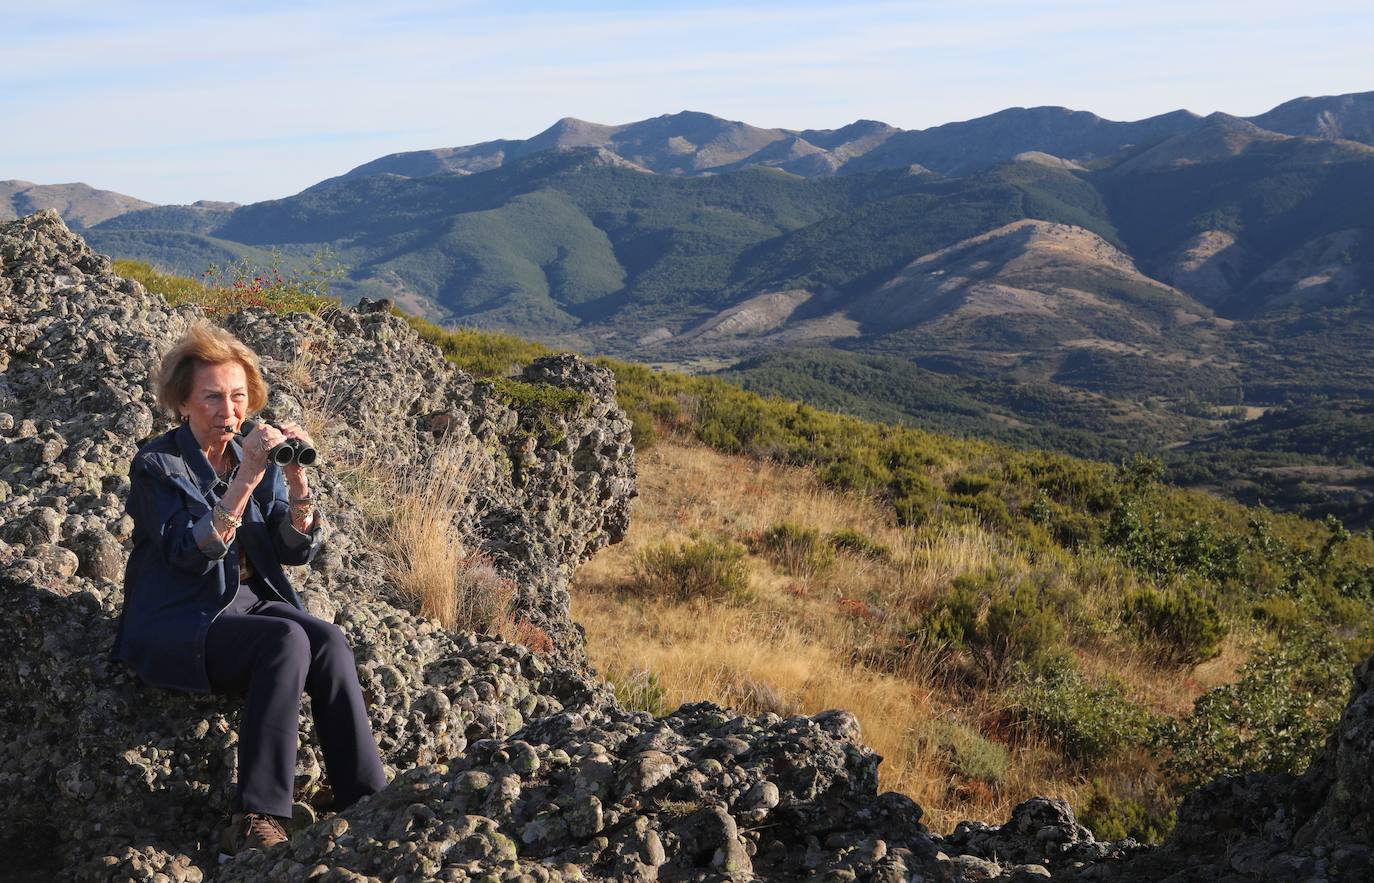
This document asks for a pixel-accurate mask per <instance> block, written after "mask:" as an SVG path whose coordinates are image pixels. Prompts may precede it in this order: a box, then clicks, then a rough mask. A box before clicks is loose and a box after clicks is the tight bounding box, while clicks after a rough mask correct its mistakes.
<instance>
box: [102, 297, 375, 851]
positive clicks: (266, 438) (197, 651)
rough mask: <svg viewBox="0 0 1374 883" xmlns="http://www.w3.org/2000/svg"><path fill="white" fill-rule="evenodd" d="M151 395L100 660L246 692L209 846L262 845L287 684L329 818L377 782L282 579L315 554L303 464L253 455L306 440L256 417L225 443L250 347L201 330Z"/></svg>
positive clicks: (289, 741)
mask: <svg viewBox="0 0 1374 883" xmlns="http://www.w3.org/2000/svg"><path fill="white" fill-rule="evenodd" d="M157 399H158V403H159V404H161V405H162V406H163V407H165V408H167V409H168V410H169V411H170V412H171V413H173V414H174V415H176V416H177V417H178V418H179V419H180V421H181V426H180V427H178V428H176V429H173V430H171V431H170V432H168V433H166V434H165V435H161V436H159V437H157V438H155V439H153V440H152V441H151V442H149V443H148V444H146V445H144V446H143V447H142V448H141V449H140V450H139V452H138V454H136V455H135V456H134V460H133V464H132V466H131V467H130V469H129V479H130V483H131V487H130V490H129V502H128V512H129V515H130V517H132V518H133V521H134V547H133V551H132V552H131V553H130V556H129V564H128V568H127V570H126V571H125V575H124V610H123V613H122V614H121V616H120V622H119V631H118V634H117V636H116V638H115V646H114V651H113V656H114V658H115V659H118V660H122V661H124V662H126V663H128V664H129V665H131V666H133V668H134V669H135V670H136V671H137V672H138V674H139V676H140V677H141V678H142V679H143V680H144V681H145V682H146V683H148V684H151V685H153V686H157V687H167V688H171V689H175V690H185V691H189V692H194V693H205V692H215V693H229V694H237V693H246V694H247V698H246V700H245V702H244V706H243V712H242V715H241V717H240V721H239V783H238V792H237V795H236V798H235V807H234V815H233V817H232V818H231V821H230V830H229V831H228V832H226V837H225V843H224V846H225V847H226V849H227V850H228V851H230V852H236V851H238V850H239V849H246V848H257V847H268V846H272V845H275V844H277V843H280V842H282V841H283V840H285V839H286V833H285V830H284V828H283V827H282V822H283V821H284V820H286V819H289V818H290V817H291V806H292V784H293V782H294V779H295V769H296V736H297V731H298V728H299V723H300V701H301V693H302V691H303V690H304V691H305V692H308V693H309V694H310V704H311V709H312V710H313V712H314V717H315V725H316V727H317V728H318V734H319V737H320V744H321V747H322V748H323V749H324V761H325V771H326V773H327V774H328V776H329V781H330V784H331V786H332V788H333V792H334V800H335V808H336V809H342V808H343V807H346V806H348V805H350V804H352V803H353V802H355V801H357V800H358V799H359V798H361V797H363V796H365V795H367V794H372V793H374V792H376V791H378V790H380V789H381V788H382V787H383V786H385V785H386V778H385V776H384V774H383V772H382V764H381V759H380V758H379V757H378V755H377V745H376V742H375V740H374V739H373V736H372V728H371V725H370V723H369V722H368V719H367V711H366V709H365V707H364V704H363V697H362V691H361V689H360V688H359V686H358V672H357V668H356V667H355V664H354V660H353V653H352V651H351V650H350V649H349V647H348V644H347V642H346V641H345V639H344V636H343V633H342V632H340V631H339V629H338V628H337V627H336V626H334V625H333V624H332V623H327V622H324V621H323V620H320V619H316V618H315V617H313V616H311V615H310V614H308V613H306V612H305V611H304V610H303V609H302V607H301V601H300V598H299V597H298V596H297V595H296V592H295V590H294V589H292V588H291V584H290V582H289V581H288V580H287V578H286V574H285V572H284V571H283V570H282V565H284V564H306V563H308V562H309V561H310V560H311V559H313V558H314V557H315V554H316V553H317V552H318V551H319V549H320V546H321V544H322V541H323V538H324V522H323V519H322V518H321V516H320V514H319V513H318V512H317V511H316V510H315V504H314V500H313V498H312V497H311V495H310V486H309V482H308V479H307V477H306V473H305V470H304V469H303V468H302V467H301V466H299V465H298V464H296V463H294V462H293V463H291V464H289V465H287V466H285V467H278V466H277V465H276V464H275V463H273V462H271V459H270V458H269V456H268V453H269V451H271V450H272V449H273V448H275V447H276V446H277V445H279V444H282V443H283V442H285V441H286V440H287V439H290V438H294V439H299V440H300V441H301V442H304V443H305V444H310V439H309V437H308V436H307V434H306V433H305V431H304V430H303V429H302V428H301V427H300V426H298V425H296V424H295V423H286V424H283V425H282V426H281V427H280V428H278V427H274V426H269V425H267V424H265V423H264V424H261V425H259V426H257V427H256V428H254V429H253V430H252V431H251V432H249V433H248V434H247V435H246V436H244V437H243V438H242V442H240V439H239V437H238V436H237V435H236V433H237V432H238V430H239V428H240V427H241V426H242V425H243V422H244V420H245V419H246V418H247V417H248V416H249V415H250V414H254V413H256V412H257V411H259V410H260V409H261V408H262V407H263V405H265V404H266V402H267V385H266V384H265V383H264V382H263V379H262V372H261V371H260V370H259V367H258V360H257V357H256V356H255V355H254V354H253V352H252V351H251V350H250V349H248V347H247V346H245V345H244V344H243V343H242V342H240V341H239V340H238V339H237V338H235V337H234V336H233V335H232V334H229V333H228V332H227V331H223V330H221V329H218V328H215V327H213V326H210V325H205V324H202V325H198V326H195V327H193V328H192V329H191V330H190V331H189V332H188V333H187V334H186V336H185V337H183V338H182V339H181V340H180V341H179V342H178V343H177V344H176V346H174V347H173V348H172V350H171V352H169V353H168V354H167V355H166V357H165V358H164V359H163V360H162V365H161V368H160V369H159V372H158V377H157Z"/></svg>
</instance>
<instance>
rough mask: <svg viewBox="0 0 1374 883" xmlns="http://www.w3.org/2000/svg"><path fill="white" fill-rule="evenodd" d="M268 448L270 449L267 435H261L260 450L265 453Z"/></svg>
mask: <svg viewBox="0 0 1374 883" xmlns="http://www.w3.org/2000/svg"><path fill="white" fill-rule="evenodd" d="M269 450H271V447H270V446H269V445H268V444H267V436H265V435H264V436H263V437H262V452H263V453H264V454H265V453H267V452H268V451H269Z"/></svg>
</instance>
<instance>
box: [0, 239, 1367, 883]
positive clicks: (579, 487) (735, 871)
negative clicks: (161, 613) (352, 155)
mask: <svg viewBox="0 0 1374 883" xmlns="http://www.w3.org/2000/svg"><path fill="white" fill-rule="evenodd" d="M199 316H200V314H199V310H198V309H197V308H194V307H178V308H171V307H169V306H168V305H167V304H166V303H165V302H164V301H163V300H162V299H161V298H160V297H157V296H154V295H150V294H149V293H147V292H146V291H144V290H143V289H142V288H141V286H139V285H138V284H136V283H133V282H129V281H127V280H123V279H120V278H118V277H116V276H114V275H113V274H111V272H110V265H109V262H108V261H107V260H106V259H105V258H102V257H100V256H99V255H95V254H93V253H91V252H90V251H89V250H88V249H87V248H86V247H85V245H84V244H83V243H82V242H81V241H80V239H78V238H77V237H75V236H73V235H72V234H71V233H70V232H69V231H68V230H66V228H65V227H63V226H62V224H61V222H60V221H59V220H58V219H57V216H56V215H55V214H53V213H40V214H37V215H34V216H31V217H29V218H26V219H24V220H22V221H20V222H16V223H14V224H8V225H4V226H0V363H2V364H3V367H4V369H5V370H4V375H3V378H0V445H3V448H2V450H3V452H4V456H3V460H0V597H3V598H4V601H5V616H4V617H3V618H0V646H3V647H4V648H5V651H6V652H5V653H4V654H0V838H2V839H3V847H4V849H5V856H6V860H5V870H6V873H7V874H9V875H10V878H14V879H19V880H34V881H36V880H48V879H71V880H155V881H203V880H210V879H218V880H225V881H239V880H243V881H247V880H311V879H318V880H407V881H418V880H448V881H455V880H469V879H473V880H490V881H505V880H512V881H514V880H540V881H547V880H561V879H573V880H587V879H591V880H656V879H662V880H699V881H706V880H712V881H722V880H746V879H817V880H875V881H908V880H923V881H927V880H928V881H936V880H939V881H963V880H1008V881H1011V880H1020V881H1026V880H1034V879H1043V878H1046V877H1053V878H1056V879H1068V880H1155V879H1173V880H1180V881H1181V880H1204V879H1205V880H1223V879H1224V880H1251V879H1255V880H1259V879H1275V880H1278V879H1331V880H1355V879H1367V878H1366V877H1361V876H1360V874H1362V873H1365V872H1366V871H1367V870H1368V867H1369V865H1368V861H1369V849H1368V844H1369V829H1370V821H1371V810H1372V809H1374V804H1371V803H1370V802H1369V797H1368V794H1369V792H1370V790H1371V789H1370V788H1369V787H1368V786H1369V785H1370V782H1369V781H1368V780H1369V778H1370V777H1371V774H1372V772H1371V771H1374V764H1372V763H1371V758H1370V756H1369V755H1370V752H1371V751H1372V750H1374V723H1371V719H1372V718H1374V715H1372V714H1371V709H1374V670H1371V664H1369V663H1367V664H1366V666H1365V668H1363V669H1362V670H1361V672H1360V675H1359V681H1358V689H1357V694H1356V700H1355V701H1354V702H1353V703H1352V704H1351V706H1350V709H1349V710H1348V711H1347V713H1346V716H1345V719H1344V720H1343V721H1342V723H1341V729H1340V731H1339V732H1338V733H1337V734H1336V735H1335V736H1333V738H1332V741H1331V743H1330V744H1329V745H1328V747H1327V750H1326V752H1325V754H1323V755H1322V757H1321V759H1320V760H1319V761H1318V762H1317V763H1316V764H1314V765H1313V768H1312V770H1311V771H1309V773H1308V774H1307V775H1306V776H1304V777H1303V778H1302V779H1300V780H1294V779H1291V778H1283V777H1250V778H1247V779H1243V780H1225V781H1222V782H1219V783H1216V784H1214V785H1212V786H1210V787H1209V788H1208V789H1205V790H1204V791H1203V792H1201V793H1200V794H1199V795H1197V796H1195V797H1194V798H1191V799H1190V800H1189V802H1188V803H1186V804H1185V806H1184V808H1183V810H1182V812H1181V813H1180V823H1179V829H1178V833H1177V834H1176V836H1175V837H1174V839H1173V840H1172V841H1170V843H1169V844H1167V845H1166V846H1164V847H1162V848H1160V849H1155V850H1147V849H1144V848H1141V847H1139V846H1138V845H1136V844H1133V843H1131V842H1125V843H1120V844H1104V843H1098V842H1097V841H1096V840H1095V839H1094V838H1093V836H1092V833H1091V832H1090V831H1088V830H1087V829H1085V828H1083V827H1082V826H1081V825H1079V824H1077V822H1076V821H1075V819H1074V817H1073V814H1072V811H1071V810H1070V809H1069V807H1068V806H1067V805H1065V804H1063V803H1062V802H1061V801H1055V800H1048V799H1045V798H1036V799H1034V800H1030V801H1027V802H1025V803H1023V804H1021V805H1020V806H1018V807H1017V808H1016V809H1015V810H1013V812H1012V816H1011V818H1010V820H1009V821H1008V822H1007V823H1006V824H1004V825H1001V826H988V825H983V824H978V823H964V824H961V825H960V826H959V827H958V828H957V829H956V830H955V831H954V833H952V834H951V835H949V836H948V837H943V838H942V837H938V836H935V835H934V834H932V833H931V832H929V831H927V830H926V829H925V828H924V827H923V826H922V825H921V821H920V820H921V809H920V807H918V806H916V805H915V804H914V803H912V802H911V801H910V800H909V799H907V798H905V797H903V796H901V795H898V794H893V793H887V794H879V793H878V791H877V781H878V777H877V769H878V764H879V761H880V759H879V758H878V757H877V756H876V755H874V754H873V752H872V751H870V750H869V749H868V748H867V747H865V746H864V744H863V741H862V737H861V733H860V730H859V726H858V722H857V721H856V720H855V719H854V717H853V716H852V715H849V714H847V713H845V712H843V711H830V712H825V713H823V714H819V715H816V716H813V717H804V716H795V717H789V718H781V717H778V716H777V715H772V714H764V715H760V716H758V717H743V716H739V715H736V714H734V713H732V712H730V711H728V710H726V709H722V708H719V707H717V706H714V705H710V704H706V703H701V704H695V705H688V706H684V707H683V708H681V709H679V710H678V711H676V712H675V713H673V714H671V715H668V716H666V717H662V718H655V717H653V716H651V715H649V714H646V713H643V712H629V711H626V710H624V709H622V708H620V707H619V706H618V705H617V704H616V702H615V701H614V698H613V697H612V696H611V694H610V692H609V691H608V690H607V689H606V688H605V687H604V686H602V685H601V684H600V683H599V682H598V681H597V680H596V679H595V677H594V676H593V675H592V673H591V672H589V671H588V670H587V668H586V665H585V660H584V657H583V654H582V646H581V636H580V633H579V631H578V630H577V628H576V626H575V625H574V624H573V623H571V622H570V620H569V618H568V598H567V581H568V576H569V574H570V572H571V571H572V569H573V568H574V567H575V566H576V565H577V564H578V563H579V562H580V561H582V560H584V559H585V558H586V557H587V556H589V555H591V554H593V553H594V552H595V551H596V550H597V549H598V548H600V547H601V546H602V545H604V544H605V543H608V542H614V541H615V540H617V539H618V538H619V537H620V536H621V535H623V532H624V530H625V527H626V524H627V521H628V517H629V503H630V499H631V497H632V496H633V494H634V459H633V452H632V451H631V449H630V447H629V443H628V439H629V430H628V424H627V421H626V420H625V417H624V415H623V414H622V413H621V412H620V410H619V409H618V408H617V407H616V405H615V401H614V384H613V381H612V379H611V377H610V376H609V375H608V374H607V373H606V372H604V371H602V370H601V369H598V368H596V367H594V366H591V365H588V364H586V363H585V362H583V361H581V360H580V359H577V358H576V357H572V356H558V357H553V358H550V359H543V360H540V361H537V362H535V363H534V364H532V365H531V366H530V367H529V368H527V369H526V370H525V371H524V373H523V374H522V376H521V378H520V381H519V382H515V383H509V382H508V383H502V384H491V383H484V382H479V381H474V380H473V379H472V378H470V377H468V376H467V375H466V374H464V373H462V372H461V371H457V370H455V369H453V368H452V367H451V366H450V365H448V364H447V363H446V362H445V361H444V360H443V359H442V358H441V357H440V355H439V353H438V352H437V351H435V350H434V349H433V348H432V347H430V346H429V345H427V344H425V343H423V342H422V341H420V340H419V339H418V337H417V336H416V335H415V334H414V333H413V332H412V331H411V329H410V328H409V326H408V325H407V324H406V323H405V322H404V321H402V320H400V319H398V318H397V317H395V316H393V315H392V314H391V313H390V311H389V310H388V309H387V308H386V305H385V304H378V303H364V304H363V305H361V306H360V307H359V308H357V309H352V310H338V311H333V312H329V313H327V314H325V315H320V316H314V315H304V314H301V315H293V316H285V317H283V316H278V315H273V314H269V313H266V312H262V311H254V310H249V311H246V312H243V313H239V314H237V315H234V316H232V317H230V318H228V319H227V320H225V321H226V324H228V325H229V326H230V327H231V328H233V330H235V331H236V332H237V333H238V334H239V335H240V336H242V337H243V338H244V339H245V340H246V341H248V342H249V343H250V344H251V345H252V346H253V347H255V348H256V349H257V351H258V352H259V353H260V354H262V356H263V361H264V366H265V370H266V373H267V375H268V379H269V381H270V383H271V385H272V388H273V394H272V398H271V400H270V402H269V412H270V413H271V414H272V415H274V416H278V417H296V418H301V417H306V418H309V419H311V420H313V421H315V422H316V423H317V424H318V425H319V426H320V427H321V431H322V432H325V433H328V438H329V447H328V448H327V450H333V451H335V452H336V456H338V457H339V458H340V460H339V462H336V463H332V464H331V463H327V464H326V466H325V468H322V469H320V470H319V472H318V475H317V477H316V479H315V483H314V487H315V492H316V493H317V494H318V495H319V496H320V498H321V499H322V501H323V503H322V505H323V506H324V507H325V509H326V511H327V512H328V513H329V517H330V520H331V523H332V525H333V531H334V532H333V537H332V539H331V542H330V546H329V553H328V554H326V555H324V556H322V557H321V558H320V559H318V560H317V561H316V562H315V563H314V564H312V565H311V567H310V568H308V569H303V570H302V572H300V573H298V574H297V577H296V581H297V584H298V585H299V587H300V588H301V589H302V595H303V598H304V599H305V602H306V603H307V605H308V606H309V607H310V609H311V610H312V611H314V612H315V613H316V614H317V615H320V616H322V617H325V618H328V619H332V620H333V621H334V622H336V623H337V624H338V625H339V626H340V627H341V628H342V629H343V630H344V631H345V633H346V634H347V636H348V638H349V641H350V642H351V644H352V646H353V647H354V648H355V653H356V657H357V661H358V667H359V677H360V680H361V682H362V684H363V687H364V690H365V692H366V694H367V696H368V698H369V703H370V706H369V715H370V717H371V719H372V724H373V728H374V731H375V732H376V734H377V739H378V743H379V746H380V748H381V750H382V754H383V758H384V761H385V763H386V765H387V768H388V773H389V776H390V777H391V778H392V781H391V784H390V785H389V786H388V787H387V788H386V789H384V790H383V791H382V792H381V793H379V794H376V795H374V796H372V797H370V798H367V799H365V800H363V801H361V802H360V803H358V804H356V805H355V806H353V807H351V808H350V809H349V810H347V811H346V812H343V813H340V814H337V815H332V814H329V813H328V812H327V811H325V810H324V809H323V807H325V806H327V803H328V796H329V795H328V790H327V781H326V780H325V779H324V777H323V771H322V769H321V755H320V751H319V748H318V745H317V744H316V743H315V742H314V739H313V735H312V729H313V728H312V727H311V724H310V715H309V710H308V704H307V708H306V711H305V713H304V714H303V720H302V727H301V730H302V732H301V745H302V748H301V751H300V757H299V765H298V768H297V771H296V784H297V797H298V801H299V802H298V804H297V807H296V815H297V817H296V819H295V820H294V824H293V826H292V827H293V831H294V833H293V836H292V838H291V840H290V842H289V843H287V844H284V845H282V846H279V847H277V848H274V849H272V850H270V851H266V852H260V853H258V852H250V853H246V854H244V855H242V856H239V857H237V858H235V859H234V860H232V861H231V862H229V863H227V864H224V865H222V866H221V865H218V864H217V863H216V861H215V854H216V848H215V847H216V844H215V833H216V830H217V828H218V827H219V825H220V823H221V821H222V819H223V817H224V816H225V814H226V812H227V808H228V806H229V798H230V795H231V793H232V788H233V780H234V775H235V764H236V751H235V728H236V723H237V722H236V714H237V703H236V702H235V701H234V700H230V699H226V698H224V697H216V696H202V697H189V696H184V695H180V694H174V693H171V692H167V691H159V690H153V689H149V688H146V687H144V686H142V685H141V684H140V683H139V682H138V681H137V679H136V678H134V677H133V676H132V675H131V674H130V673H129V672H128V671H127V670H125V669H124V668H123V667H121V666H117V665H113V664H111V663H110V662H109V661H108V659H107V653H108V648H109V646H110V642H111V640H112V637H113V627H114V620H115V616H116V615H117V612H118V610H119V607H120V603H121V590H120V580H121V577H122V567H123V562H124V556H125V543H126V542H127V540H128V538H129V534H130V530H131V524H130V523H129V520H128V518H127V517H126V516H125V515H124V513H123V511H122V506H123V500H124V495H125V494H126V493H127V489H128V479H127V476H126V468H127V463H128V460H129V458H130V457H131V456H132V454H133V452H134V450H135V449H136V447H137V445H138V443H139V441H140V440H142V439H144V438H146V437H148V436H150V435H152V434H153V433H155V432H158V431H160V429H161V428H162V422H161V420H160V418H159V417H158V415H157V414H156V413H155V412H154V409H153V406H152V399H151V394H150V391H149V388H148V377H149V372H150V370H151V369H152V368H153V367H154V366H155V365H156V363H157V360H158V357H159V356H160V354H161V352H162V351H163V350H164V349H165V348H166V347H167V346H168V345H169V344H170V343H171V342H172V341H173V340H174V339H175V338H176V337H177V336H178V335H179V334H180V333H181V332H182V331H183V330H184V329H185V327H186V326H187V324H188V323H189V322H191V321H194V320H196V319H198V318H199ZM441 446H445V447H446V448H447V449H449V450H456V451H459V452H461V453H462V468H463V469H465V470H466V472H467V474H469V475H470V476H471V479H470V490H469V493H468V496H467V499H466V500H465V501H464V505H463V507H462V512H461V513H460V514H459V516H458V517H457V518H456V519H455V523H454V525H453V529H454V530H455V531H457V532H459V533H460V534H461V535H462V536H463V537H464V539H465V542H467V543H468V544H469V545H470V546H472V547H473V548H476V549H479V550H481V551H482V552H483V553H484V554H486V555H488V556H489V557H490V559H491V561H492V563H493V566H494V567H495V569H496V570H497V571H498V572H499V573H500V574H501V575H503V576H505V577H507V578H509V579H512V580H514V581H515V583H516V584H517V586H518V593H517V598H516V602H515V605H514V609H515V615H516V616H517V617H519V618H520V619H521V620H523V621H524V623H525V624H526V625H527V627H528V628H530V629H535V630H538V631H539V632H542V633H543V634H544V635H545V636H546V638H547V640H546V641H543V642H538V641H536V642H531V643H536V644H539V645H540V646H538V647H535V648H534V649H531V648H530V647H527V646H523V645H521V644H514V643H508V642H506V641H503V640H500V639H498V638H496V637H492V636H486V635H477V634H471V633H465V632H456V631H448V630H445V629H443V628H441V627H439V626H438V625H437V624H436V623H434V622H432V621H429V620H425V619H423V618H420V617H418V616H416V615H415V614H414V613H413V611H412V610H411V609H410V607H409V605H408V603H407V602H406V601H405V600H404V599H402V598H400V597H399V596H398V594H397V592H396V589H395V587H394V586H392V585H390V584H389V583H388V581H387V579H386V578H385V576H384V575H383V574H384V569H383V568H382V567H381V566H380V562H379V560H378V557H377V553H376V551H375V550H374V549H372V548H370V547H369V545H368V543H367V542H365V541H364V537H365V530H364V528H365V526H366V525H365V523H364V521H363V517H364V516H363V514H361V512H360V507H359V506H358V505H357V497H356V495H357V494H358V493H359V488H358V487H357V486H356V480H354V479H351V478H349V476H348V475H347V474H346V472H347V470H340V469H337V468H330V466H331V465H333V466H339V465H346V464H345V463H344V461H346V463H347V464H357V463H365V462H367V461H369V460H372V461H378V460H380V461H381V462H384V463H385V464H386V465H387V467H388V468H389V469H391V470H394V471H398V472H405V471H407V470H416V469H424V468H426V466H427V464H429V463H430V462H431V461H430V457H431V456H432V454H433V452H434V451H435V450H436V449H437V448H439V447H441ZM536 650H537V651H538V652H536Z"/></svg>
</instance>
